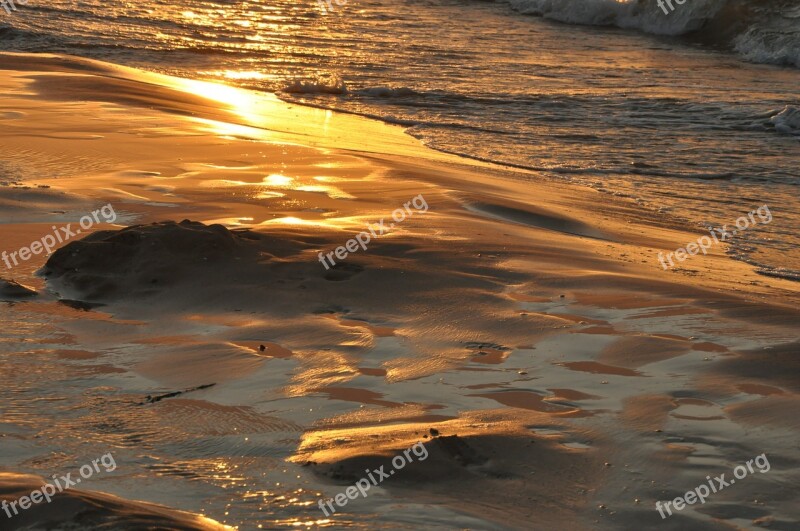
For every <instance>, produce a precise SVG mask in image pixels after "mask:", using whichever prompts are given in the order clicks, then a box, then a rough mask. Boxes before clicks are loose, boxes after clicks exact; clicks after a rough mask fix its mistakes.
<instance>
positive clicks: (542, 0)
mask: <svg viewBox="0 0 800 531" xmlns="http://www.w3.org/2000/svg"><path fill="white" fill-rule="evenodd" d="M507 1H508V3H509V4H511V6H512V7H513V8H514V9H515V10H517V11H519V12H520V13H525V14H529V15H540V16H542V17H545V18H549V19H553V20H558V21H560V22H568V23H571V24H588V25H593V26H617V27H619V28H628V29H638V30H642V31H645V32H647V33H655V34H658V35H681V34H683V33H688V32H690V31H694V30H697V29H699V28H700V27H701V26H702V25H703V23H704V22H705V21H706V20H708V19H711V18H713V17H714V16H715V15H716V14H717V13H718V12H719V11H720V9H722V7H724V5H725V0H689V1H687V2H686V3H684V4H683V5H678V4H677V3H676V1H675V0H673V2H672V4H673V6H674V7H675V10H674V11H668V13H664V10H662V9H661V8H660V7H658V4H657V3H656V2H655V0H647V1H644V0H622V1H617V0H507Z"/></svg>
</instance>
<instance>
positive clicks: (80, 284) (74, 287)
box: [40, 220, 242, 301]
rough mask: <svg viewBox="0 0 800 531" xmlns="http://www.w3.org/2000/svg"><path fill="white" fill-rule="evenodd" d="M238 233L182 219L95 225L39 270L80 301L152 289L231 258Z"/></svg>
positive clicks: (238, 242) (237, 244) (236, 247)
mask: <svg viewBox="0 0 800 531" xmlns="http://www.w3.org/2000/svg"><path fill="white" fill-rule="evenodd" d="M241 241H242V237H241V236H240V235H239V234H235V233H233V232H231V231H229V230H228V229H227V228H225V227H223V226H222V225H204V224H202V223H199V222H194V221H189V220H184V221H181V222H180V223H175V222H174V221H166V222H160V223H152V224H149V225H134V226H132V227H127V228H124V229H121V230H114V231H98V232H95V233H93V234H90V235H89V236H87V237H85V238H83V239H82V240H78V241H73V242H71V243H69V244H67V245H65V246H64V247H62V248H60V249H59V250H57V251H56V252H55V253H53V254H52V256H50V258H49V259H48V260H47V263H46V264H45V265H44V267H43V268H42V270H41V271H40V273H41V274H42V275H43V276H44V277H45V278H46V279H47V282H48V285H49V286H50V287H51V288H52V289H54V290H55V291H57V292H59V293H60V294H61V295H62V296H69V297H70V298H78V299H81V300H84V301H103V300H113V299H116V298H119V297H121V296H123V295H125V296H131V295H132V296H137V295H147V294H151V293H154V292H156V291H158V290H161V289H164V288H166V287H168V286H170V285H174V284H175V283H177V282H180V281H181V280H182V279H184V278H187V276H189V273H191V272H193V271H197V270H200V269H204V270H206V271H208V270H211V269H213V268H214V266H215V263H218V262H220V261H222V260H225V259H231V258H232V255H234V254H236V253H237V251H238V250H239V249H240V245H241Z"/></svg>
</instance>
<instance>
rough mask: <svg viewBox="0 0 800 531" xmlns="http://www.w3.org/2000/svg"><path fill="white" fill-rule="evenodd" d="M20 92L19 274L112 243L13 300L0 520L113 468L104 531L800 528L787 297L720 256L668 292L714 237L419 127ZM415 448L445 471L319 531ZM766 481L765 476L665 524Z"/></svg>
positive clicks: (793, 353) (12, 213)
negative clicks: (439, 143) (142, 528)
mask: <svg viewBox="0 0 800 531" xmlns="http://www.w3.org/2000/svg"><path fill="white" fill-rule="evenodd" d="M0 69H3V74H4V75H3V77H2V80H0V85H2V91H0V94H2V96H0V116H2V119H0V121H2V123H3V126H4V127H3V128H2V129H0V149H2V153H3V156H2V159H3V161H4V166H3V167H2V171H3V174H2V177H1V178H0V180H2V186H0V214H1V215H2V221H3V224H2V225H0V240H1V241H2V243H3V245H2V248H3V249H5V250H8V251H11V250H17V249H19V248H20V247H22V246H26V245H29V244H30V243H31V242H33V241H35V240H37V239H39V238H41V237H42V236H43V235H44V234H46V233H48V232H50V230H51V229H50V227H51V226H53V225H66V224H68V223H72V224H73V225H77V222H78V220H79V219H80V218H81V216H83V215H84V214H86V213H87V212H91V211H93V210H96V209H98V208H100V207H101V206H103V205H112V206H113V208H114V211H115V214H116V219H115V222H114V223H113V224H108V223H99V224H97V225H95V226H94V227H92V229H91V230H90V231H87V232H92V234H90V235H88V236H87V235H86V234H82V235H80V236H78V237H76V238H74V239H73V240H71V241H70V242H66V243H65V244H64V245H62V246H61V248H60V249H59V250H58V251H57V252H56V253H54V254H53V255H51V256H50V257H49V259H47V258H46V257H45V256H43V255H42V254H39V255H35V256H33V257H31V259H30V260H28V261H25V262H23V263H21V264H20V265H18V266H17V267H14V268H13V269H12V270H10V271H9V270H5V272H4V273H3V274H2V275H0V276H2V277H3V278H5V279H7V280H12V279H13V280H15V281H17V282H19V283H20V284H22V285H24V286H28V287H30V288H32V289H34V290H36V291H37V292H38V295H36V296H30V294H28V293H23V294H20V293H19V291H18V288H15V289H10V288H9V289H5V290H3V292H2V298H3V299H4V300H7V301H8V302H6V303H4V304H3V306H2V320H3V324H4V330H5V333H4V334H3V337H2V342H3V349H2V354H0V370H2V374H3V379H4V389H5V390H6V394H5V395H4V400H3V402H4V407H3V418H2V421H0V455H3V456H4V459H3V462H2V463H1V464H0V471H3V472H5V473H8V474H15V475H14V476H2V478H5V479H0V487H2V490H0V498H2V499H6V500H9V501H10V500H12V499H16V497H18V496H17V495H16V494H15V493H16V492H17V491H16V490H14V489H13V488H11V487H12V486H13V482H14V481H17V480H18V478H20V477H22V476H18V475H19V474H36V475H38V476H40V477H49V476H51V475H52V474H54V473H65V472H68V471H70V470H74V469H77V468H79V467H80V466H81V465H82V464H83V463H85V462H87V460H91V458H94V457H96V456H98V455H101V454H104V453H106V452H113V453H114V456H115V459H116V462H117V464H118V468H117V470H115V471H114V472H113V473H109V474H107V475H103V476H98V477H96V478H93V479H92V482H91V483H89V482H87V483H86V485H85V487H84V485H82V486H81V489H80V490H77V489H76V491H75V492H76V496H83V497H84V499H89V498H91V497H103V496H106V495H114V496H118V497H120V498H122V499H124V500H130V501H124V502H123V501H118V502H114V503H107V504H102V505H100V506H99V508H98V509H97V510H96V511H97V513H98V514H99V516H97V515H95V516H96V517H97V518H99V520H97V521H106V522H114V525H116V526H118V527H117V528H124V527H125V525H128V526H129V527H130V528H133V527H135V525H136V520H135V518H138V516H136V514H139V513H135V511H136V510H139V511H144V512H146V511H149V510H151V509H152V507H150V506H140V505H138V504H139V502H149V503H155V504H160V505H161V506H165V507H164V508H163V509H159V511H161V512H160V513H159V514H161V515H162V516H161V517H163V518H173V519H174V522H175V523H174V524H172V525H174V526H175V528H181V527H179V526H180V525H187V526H188V525H189V524H187V523H185V522H184V520H182V519H185V518H186V516H185V515H184V514H183V513H180V514H178V513H174V512H170V510H180V511H186V512H188V513H193V514H195V515H204V516H207V517H208V518H210V519H212V520H214V521H216V522H219V523H221V524H226V525H231V526H239V528H240V529H255V528H257V527H258V525H262V526H263V527H264V528H289V527H294V526H299V525H300V526H320V527H355V528H360V527H364V528H367V527H368V528H371V529H374V528H376V527H377V528H386V529H391V528H407V527H419V526H424V527H426V528H432V529H439V528H440V529H453V528H470V529H498V528H508V529H528V528H536V529H549V528H555V527H562V526H566V527H567V528H570V529H573V528H574V529H592V528H609V529H612V528H625V529H628V528H633V527H638V526H640V525H645V526H648V527H649V526H655V525H659V526H662V527H664V528H670V529H672V528H675V529H677V528H680V529H686V528H690V529H730V528H741V527H745V528H753V527H756V528H758V527H764V528H770V529H790V528H791V527H792V526H793V525H795V523H796V521H797V520H798V519H800V511H798V508H797V507H798V505H797V503H796V501H797V499H796V498H797V489H798V485H800V477H799V476H798V472H797V471H796V470H797V458H798V456H797V450H796V448H797V445H796V441H797V436H798V431H800V425H798V423H797V421H796V410H797V407H798V392H800V386H799V385H798V383H799V381H798V377H797V370H796V369H797V362H796V359H797V355H798V353H799V352H798V351H800V337H798V331H797V330H798V329H797V323H798V322H800V320H799V319H798V317H800V310H798V307H799V306H798V302H800V296H799V295H800V294H799V293H798V284H797V283H796V282H790V281H787V280H783V279H779V278H772V277H765V276H760V275H757V274H756V273H755V272H754V271H753V270H752V268H751V267H750V266H749V265H747V264H745V263H743V262H738V261H735V260H732V259H731V258H730V257H729V256H728V255H726V254H725V247H724V246H723V245H719V246H716V247H714V248H712V249H711V250H710V251H709V254H708V255H707V256H694V257H691V258H690V259H689V260H687V261H686V262H684V263H683V264H682V267H681V268H676V269H674V270H670V271H664V270H663V269H662V268H661V265H660V264H659V261H658V258H657V257H658V253H659V252H664V253H666V252H670V251H674V250H675V249H677V248H679V247H682V246H684V245H685V242H688V241H694V240H696V239H697V237H698V236H699V235H700V234H701V233H700V232H698V231H697V230H696V229H695V228H692V227H683V226H681V225H679V224H677V223H675V222H673V221H671V220H670V219H668V218H666V217H663V216H661V215H658V214H656V213H654V212H652V211H648V210H645V209H644V208H642V207H641V206H639V205H637V204H636V203H634V202H632V201H630V200H627V199H625V198H623V197H616V196H613V195H610V194H604V193H601V192H599V191H598V190H595V189H591V188H586V187H580V186H577V185H574V184H570V183H567V182H562V181H552V180H545V179H543V178H542V177H541V176H539V175H536V174H534V173H524V172H513V173H511V172H509V171H508V170H505V169H503V168H498V167H493V166H491V165H487V164H481V163H476V162H471V161H466V160H463V159H459V158H456V157H453V156H450V155H445V154H442V153H438V152H434V151H431V150H428V149H425V148H424V147H423V146H421V145H420V144H419V143H418V142H417V141H416V140H414V139H413V138H411V137H409V136H407V135H405V134H404V133H403V131H402V129H401V128H399V127H390V126H386V125H384V124H381V123H377V122H372V121H369V120H365V119H362V118H359V117H355V116H348V115H338V114H333V113H331V112H329V111H324V110H318V109H309V108H303V107H298V106H293V105H288V104H285V103H282V102H280V101H279V100H277V99H275V98H274V97H272V96H269V95H259V94H255V93H250V92H245V91H241V90H237V89H231V88H228V87H221V86H215V85H209V84H205V83H197V82H191V81H185V80H177V79H174V78H167V77H164V76H158V75H156V74H145V73H141V72H137V71H135V70H132V69H127V68H122V67H115V66H111V65H105V64H102V63H97V62H92V61H88V60H83V59H74V58H68V57H59V56H18V55H13V54H3V55H0ZM564 156H568V154H565V155H564ZM419 196H422V197H424V201H425V204H426V205H427V208H426V209H425V211H424V212H423V211H422V210H421V209H415V208H414V207H413V206H411V207H409V209H407V210H406V214H407V216H406V219H404V220H403V221H402V222H396V223H395V222H394V221H393V220H392V219H391V216H392V213H393V212H394V211H395V210H396V209H398V208H401V209H402V208H403V204H404V203H407V202H409V201H411V200H412V198H414V197H419ZM755 206H758V205H755ZM382 218H384V219H385V220H386V225H387V229H386V233H385V234H382V235H380V236H376V237H375V238H372V240H371V241H370V242H369V244H368V246H367V248H366V249H363V248H359V249H358V250H357V251H355V252H350V255H349V256H348V257H347V258H346V259H343V260H342V259H337V262H339V263H338V265H337V266H336V267H333V268H330V269H326V267H325V266H323V265H322V264H321V263H320V261H319V258H318V256H319V253H320V252H322V253H323V254H327V253H329V252H331V251H334V250H335V249H336V248H337V247H339V246H343V245H345V244H346V242H347V241H348V240H350V239H351V238H353V237H355V235H356V234H358V233H359V232H361V231H364V230H365V226H366V224H367V223H370V224H373V225H374V224H375V223H377V222H378V221H379V220H380V219H382ZM391 223H394V226H393V227H388V226H389V225H390V224H391ZM773 223H780V220H779V219H778V218H776V219H775V220H774V221H773ZM37 271H38V272H39V274H37ZM262 347H263V348H262ZM212 384H213V385H212ZM206 386H208V387H206ZM174 393H179V394H174ZM162 395H172V396H169V397H165V398H163V399H160V400H157V401H153V400H148V399H147V397H151V398H152V397H155V396H162ZM431 430H434V431H431ZM416 442H422V443H424V445H425V447H426V448H427V449H428V450H429V453H430V455H429V457H428V458H427V459H426V460H425V461H420V462H415V463H412V464H410V465H408V466H407V467H406V468H405V469H404V470H402V471H398V474H397V475H396V476H394V477H392V478H391V479H388V480H386V481H385V482H383V483H381V485H380V487H375V488H374V489H373V490H372V491H371V492H370V495H369V496H367V497H364V498H358V499H356V500H351V501H350V502H349V503H348V504H347V506H346V507H345V508H343V509H341V510H339V511H338V512H337V513H336V514H335V515H332V516H329V517H328V516H325V515H324V514H323V513H322V512H321V511H320V509H319V507H318V501H319V499H320V498H324V499H328V498H331V497H334V496H335V495H336V494H337V493H340V492H343V491H344V490H345V489H346V488H347V486H349V485H353V484H354V483H355V482H356V481H358V479H360V478H362V477H363V474H364V471H365V469H367V468H374V467H377V466H379V465H380V463H384V462H385V461H386V459H387V458H390V457H391V456H394V455H397V454H400V453H402V451H403V450H405V449H407V448H409V447H410V446H411V445H413V444H414V443H416ZM762 453H765V454H766V455H767V456H768V458H769V462H770V464H771V468H770V470H769V471H768V472H765V473H760V472H758V470H756V472H755V473H754V474H752V477H749V476H748V477H747V479H746V480H741V481H740V482H737V483H736V484H735V485H732V486H730V487H728V488H726V489H725V490H723V491H720V492H718V493H715V494H713V495H712V496H711V497H709V499H708V500H707V501H706V503H705V504H702V505H700V504H698V505H692V506H689V507H688V508H686V509H684V510H682V511H679V512H676V513H675V514H674V515H673V516H670V517H669V518H667V519H665V520H662V519H661V517H660V516H659V513H658V512H657V511H656V509H655V502H656V501H658V500H660V501H662V502H663V501H666V500H672V499H674V498H675V497H676V496H679V495H682V494H683V493H685V492H686V491H688V490H691V489H694V488H695V487H696V486H697V485H699V484H701V483H703V482H705V481H706V480H705V477H706V475H711V476H718V475H719V474H722V473H727V474H728V476H730V475H731V470H732V469H733V468H734V467H735V466H736V465H738V464H742V463H744V462H745V461H747V460H748V459H752V458H754V457H755V456H757V455H760V454H762ZM25 477H28V476H25ZM15 478H17V479H15ZM26 481H30V479H27V480H26ZM84 488H85V489H86V490H85V491H84V490H83V489H84ZM115 499H116V498H115ZM133 500H136V501H133ZM131 507H139V509H135V510H134V509H131ZM141 507H145V508H141ZM166 507H169V508H170V510H167V509H166ZM57 509H58V508H57V506H56V504H55V502H54V503H53V504H50V505H47V506H38V507H37V509H36V511H37V514H39V515H41V514H45V515H49V516H48V517H50V518H54V519H58V514H59V513H57V512H55V511H56V510H57ZM58 510H60V509H58ZM134 513H135V514H134ZM93 517H94V516H93ZM3 518H4V515H3V514H2V513H0V521H4V520H3ZM103 519H105V520H103ZM124 522H127V524H126V523H124ZM180 522H184V523H183V524H181V523H180ZM6 524H8V522H5V521H4V525H6ZM195 524H196V522H192V524H191V525H195ZM11 525H12V526H18V525H22V524H21V520H18V521H15V520H13V519H12V520H11ZM109 525H110V524H109ZM165 525H166V524H165ZM196 525H200V526H202V525H209V526H210V525H213V524H211V523H208V522H206V523H202V522H201V523H199V524H196ZM186 528H191V527H186Z"/></svg>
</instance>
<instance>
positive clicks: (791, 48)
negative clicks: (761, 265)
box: [734, 8, 800, 67]
mask: <svg viewBox="0 0 800 531" xmlns="http://www.w3.org/2000/svg"><path fill="white" fill-rule="evenodd" d="M798 9H799V10H800V8H798ZM798 27H799V28H800V23H798ZM734 48H735V49H736V51H737V52H739V53H740V54H742V55H743V56H744V57H745V58H746V59H747V60H748V61H753V62H754V63H769V64H776V65H781V64H788V65H794V66H797V67H800V33H798V32H792V33H785V32H781V31H773V30H771V29H767V28H761V27H755V26H754V27H752V28H750V29H749V30H747V31H746V32H745V33H743V34H741V35H739V36H738V37H736V39H735V41H734Z"/></svg>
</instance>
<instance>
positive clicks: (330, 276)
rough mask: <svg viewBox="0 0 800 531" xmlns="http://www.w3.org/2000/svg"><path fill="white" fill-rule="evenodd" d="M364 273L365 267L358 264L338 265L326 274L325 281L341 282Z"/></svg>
mask: <svg viewBox="0 0 800 531" xmlns="http://www.w3.org/2000/svg"><path fill="white" fill-rule="evenodd" d="M362 271H364V266H360V265H358V264H336V265H335V266H333V267H332V268H330V269H329V270H327V271H326V272H325V280H330V281H332V282H341V281H343V280H349V279H350V278H351V277H353V276H355V275H357V274H359V273H361V272H362Z"/></svg>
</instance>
